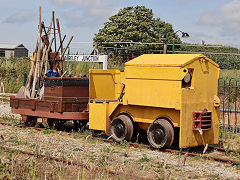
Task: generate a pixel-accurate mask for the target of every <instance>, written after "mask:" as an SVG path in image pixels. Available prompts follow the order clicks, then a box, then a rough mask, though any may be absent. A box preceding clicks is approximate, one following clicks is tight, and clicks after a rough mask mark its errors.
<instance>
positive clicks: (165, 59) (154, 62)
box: [125, 54, 219, 67]
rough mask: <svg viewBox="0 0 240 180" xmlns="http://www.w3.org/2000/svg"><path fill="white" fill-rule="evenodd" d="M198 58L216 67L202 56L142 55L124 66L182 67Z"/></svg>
mask: <svg viewBox="0 0 240 180" xmlns="http://www.w3.org/2000/svg"><path fill="white" fill-rule="evenodd" d="M199 58H204V59H205V60H207V61H209V62H210V63H211V64H213V65H214V66H216V67H219V66H218V64H216V63H215V62H213V61H212V60H210V59H209V58H207V57H206V56H204V55H202V54H161V55H160V54H144V55H141V56H139V57H137V58H134V59H133V60H131V61H129V62H127V63H125V65H126V66H163V67H173V66H177V67H184V66H186V65H188V64H190V63H192V62H193V61H195V60H198V59H199Z"/></svg>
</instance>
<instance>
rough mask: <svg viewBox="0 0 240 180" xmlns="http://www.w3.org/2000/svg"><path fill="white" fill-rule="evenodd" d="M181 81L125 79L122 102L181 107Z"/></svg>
mask: <svg viewBox="0 0 240 180" xmlns="http://www.w3.org/2000/svg"><path fill="white" fill-rule="evenodd" d="M181 84H182V81H164V80H145V79H125V85H126V90H125V96H124V100H123V101H127V103H125V102H123V103H124V104H131V105H142V106H151V107H163V108H174V109H180V108H181Z"/></svg>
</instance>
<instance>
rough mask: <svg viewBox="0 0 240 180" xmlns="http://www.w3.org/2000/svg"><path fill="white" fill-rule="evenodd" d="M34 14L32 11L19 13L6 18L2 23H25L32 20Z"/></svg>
mask: <svg viewBox="0 0 240 180" xmlns="http://www.w3.org/2000/svg"><path fill="white" fill-rule="evenodd" d="M33 17H34V13H33V11H32V10H25V11H20V12H18V13H15V14H12V15H10V16H8V17H7V18H6V19H5V20H4V21H3V23H26V22H29V21H31V20H32V19H33Z"/></svg>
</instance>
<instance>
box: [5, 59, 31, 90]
mask: <svg viewBox="0 0 240 180" xmlns="http://www.w3.org/2000/svg"><path fill="white" fill-rule="evenodd" d="M29 70H30V61H29V59H28V58H10V59H6V58H0V80H1V81H6V83H5V91H6V92H11V93H14V92H17V91H18V89H19V88H20V87H21V86H22V85H23V83H24V72H27V73H28V72H29Z"/></svg>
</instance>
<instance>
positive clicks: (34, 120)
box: [22, 116, 37, 127]
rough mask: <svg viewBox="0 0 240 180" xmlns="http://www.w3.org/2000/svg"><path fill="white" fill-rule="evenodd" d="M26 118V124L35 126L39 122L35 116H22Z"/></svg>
mask: <svg viewBox="0 0 240 180" xmlns="http://www.w3.org/2000/svg"><path fill="white" fill-rule="evenodd" d="M22 118H23V119H24V120H25V122H24V124H25V125H26V126H28V127H34V126H36V124H37V117H35V116H22Z"/></svg>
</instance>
